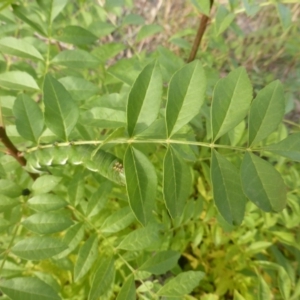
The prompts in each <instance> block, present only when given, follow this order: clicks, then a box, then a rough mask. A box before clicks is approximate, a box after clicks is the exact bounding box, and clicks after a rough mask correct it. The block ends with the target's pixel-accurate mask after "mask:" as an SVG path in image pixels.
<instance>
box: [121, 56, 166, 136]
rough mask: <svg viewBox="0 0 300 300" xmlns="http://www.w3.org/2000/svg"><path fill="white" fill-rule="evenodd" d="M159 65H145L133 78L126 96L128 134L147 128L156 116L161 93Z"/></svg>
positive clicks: (134, 133)
mask: <svg viewBox="0 0 300 300" xmlns="http://www.w3.org/2000/svg"><path fill="white" fill-rule="evenodd" d="M162 84H163V82H162V75H161V72H160V68H159V65H158V64H157V63H155V62H154V63H151V64H149V65H147V66H146V67H145V68H144V69H143V71H142V72H141V73H140V74H139V76H138V77H137V79H136V80H135V82H134V84H133V86H132V88H131V91H130V93H129V96H128V103H127V129H128V133H129V135H130V136H133V135H136V134H138V133H140V132H142V131H143V130H145V129H146V128H148V127H149V126H150V125H151V124H152V123H153V122H154V121H155V119H156V118H157V116H158V112H159V108H160V103H161V95H162Z"/></svg>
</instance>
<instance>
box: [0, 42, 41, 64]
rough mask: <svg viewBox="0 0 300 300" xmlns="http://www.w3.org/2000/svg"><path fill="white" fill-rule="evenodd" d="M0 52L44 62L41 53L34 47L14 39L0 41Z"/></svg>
mask: <svg viewBox="0 0 300 300" xmlns="http://www.w3.org/2000/svg"><path fill="white" fill-rule="evenodd" d="M0 51H1V52H2V53H6V54H10V55H14V56H18V57H23V58H30V59H39V60H44V58H43V56H42V55H41V53H40V52H39V51H38V50H37V49H36V48H35V47H34V46H32V45H31V44H29V43H27V42H25V41H23V40H20V39H16V38H14V37H4V38H2V39H0Z"/></svg>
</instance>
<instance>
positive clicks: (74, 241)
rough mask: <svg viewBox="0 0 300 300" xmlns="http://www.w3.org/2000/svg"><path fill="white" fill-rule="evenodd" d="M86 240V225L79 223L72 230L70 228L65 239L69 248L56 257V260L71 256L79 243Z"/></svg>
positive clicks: (64, 241)
mask: <svg viewBox="0 0 300 300" xmlns="http://www.w3.org/2000/svg"><path fill="white" fill-rule="evenodd" d="M83 238H84V225H83V224H81V223H77V224H75V225H74V226H72V227H71V228H69V229H68V230H67V232H66V234H65V236H64V238H63V240H62V241H63V243H65V244H66V245H67V246H68V248H67V249H66V250H64V251H63V252H61V253H59V254H58V255H56V256H55V257H54V258H56V259H61V258H64V257H66V256H67V255H69V254H70V253H71V252H73V251H74V250H75V248H76V247H77V246H78V245H79V243H80V242H81V241H82V240H83Z"/></svg>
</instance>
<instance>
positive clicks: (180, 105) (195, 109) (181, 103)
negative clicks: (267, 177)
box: [166, 60, 206, 137]
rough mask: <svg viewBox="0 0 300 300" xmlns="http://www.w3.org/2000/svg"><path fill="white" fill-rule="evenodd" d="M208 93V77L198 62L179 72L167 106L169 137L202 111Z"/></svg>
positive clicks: (172, 82) (173, 79)
mask: <svg viewBox="0 0 300 300" xmlns="http://www.w3.org/2000/svg"><path fill="white" fill-rule="evenodd" d="M205 91H206V77H205V73H204V70H203V67H202V65H201V63H200V62H199V61H198V60H196V61H194V62H192V63H189V64H188V65H186V66H184V67H183V68H181V69H180V70H179V71H177V72H176V73H175V74H174V76H173V77H172V79H171V82H170V85H169V89H168V100H167V106H166V124H167V134H168V137H170V136H172V135H173V134H174V133H175V132H177V131H178V130H179V129H180V128H182V127H183V126H184V125H186V124H187V123H188V122H189V121H191V120H192V119H193V118H194V117H195V116H196V115H197V114H198V113H199V111H200V108H201V106H202V104H203V102H204V96H205Z"/></svg>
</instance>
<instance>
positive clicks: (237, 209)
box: [211, 150, 246, 225]
mask: <svg viewBox="0 0 300 300" xmlns="http://www.w3.org/2000/svg"><path fill="white" fill-rule="evenodd" d="M211 181H212V186H213V197H214V201H215V204H216V206H217V208H218V211H219V212H220V214H221V215H222V217H223V218H224V219H225V220H226V221H227V222H228V223H229V224H231V225H240V224H241V223H242V221H243V218H244V213H245V207H246V198H245V196H244V193H243V190H242V185H241V180H240V176H239V172H238V170H237V169H236V167H235V166H234V165H233V164H232V163H230V162H229V161H228V160H227V159H226V158H224V157H223V156H222V155H221V154H219V153H218V152H217V151H215V150H213V151H212V158H211Z"/></svg>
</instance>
